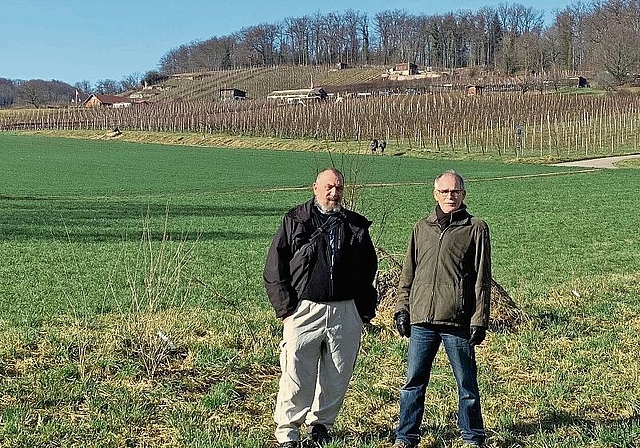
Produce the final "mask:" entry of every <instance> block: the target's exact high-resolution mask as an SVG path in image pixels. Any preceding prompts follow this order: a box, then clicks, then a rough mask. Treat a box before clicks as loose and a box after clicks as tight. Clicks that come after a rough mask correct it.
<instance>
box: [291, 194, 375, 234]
mask: <svg viewBox="0 0 640 448" xmlns="http://www.w3.org/2000/svg"><path fill="white" fill-rule="evenodd" d="M314 201H315V198H311V199H309V200H308V201H307V202H305V203H304V204H300V205H298V206H297V207H294V208H292V209H291V210H289V211H288V212H287V216H288V217H289V218H291V219H293V220H294V221H297V222H300V223H306V222H309V221H311V219H312V215H313V213H314V211H313V208H314V207H315V204H314ZM340 214H341V215H342V218H343V219H344V220H345V221H346V222H348V223H349V224H350V225H352V226H355V227H361V228H368V227H369V226H370V225H371V221H369V220H368V219H367V218H365V217H364V216H362V215H360V214H358V213H356V212H353V211H351V210H347V209H346V208H344V207H342V210H341V211H340Z"/></svg>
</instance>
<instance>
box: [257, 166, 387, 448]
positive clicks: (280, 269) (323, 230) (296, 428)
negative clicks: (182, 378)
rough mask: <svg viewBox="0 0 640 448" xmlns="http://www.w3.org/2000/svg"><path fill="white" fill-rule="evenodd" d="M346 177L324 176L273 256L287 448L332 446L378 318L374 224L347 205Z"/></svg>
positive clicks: (287, 222) (284, 228) (280, 415)
mask: <svg viewBox="0 0 640 448" xmlns="http://www.w3.org/2000/svg"><path fill="white" fill-rule="evenodd" d="M343 189H344V176H343V175H342V173H341V172H340V171H338V170H336V169H334V168H327V169H324V170H322V171H321V172H320V173H319V174H318V177H317V178H316V181H315V182H314V184H313V193H314V197H313V198H312V199H311V200H309V201H307V202H306V203H304V204H301V205H298V206H297V207H294V208H293V209H291V210H289V211H288V212H287V213H286V214H285V216H284V219H283V221H282V225H281V226H280V228H279V229H278V231H277V233H276V235H275V238H274V239H273V242H272V244H271V247H270V249H269V252H268V255H267V261H266V265H265V268H264V282H265V288H266V291H267V295H268V296H269V300H270V301H271V304H272V305H273V308H274V310H275V312H276V316H277V317H279V318H280V319H282V323H283V336H282V342H281V344H280V348H281V354H280V367H281V369H282V376H281V377H280V385H279V391H278V398H277V403H276V409H275V413H274V420H275V422H276V430H275V436H276V439H277V441H278V443H279V444H280V445H279V446H280V447H282V448H300V447H301V434H300V428H301V426H302V425H303V424H306V425H307V427H308V428H310V432H311V441H312V444H313V446H314V447H322V446H324V445H326V444H327V443H329V442H330V441H331V437H330V430H331V427H332V426H333V423H334V421H335V419H336V416H337V414H338V411H339V410H340V408H341V407H342V403H343V401H344V397H345V394H346V391H347V387H348V385H349V381H350V379H351V376H352V374H353V369H354V366H355V361H356V357H357V354H358V351H359V348H360V336H361V332H362V326H363V323H366V322H369V321H370V320H371V319H372V318H373V317H374V316H375V312H376V303H377V293H376V290H375V288H374V287H373V280H374V277H375V273H376V270H377V265H378V261H377V257H376V252H375V249H374V246H373V243H372V242H371V237H370V235H369V230H368V229H369V226H370V225H371V222H370V221H369V220H367V219H366V218H365V217H364V216H362V215H360V214H358V213H355V212H353V211H350V210H346V209H344V208H343V206H342V198H343Z"/></svg>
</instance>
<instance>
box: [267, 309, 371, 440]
mask: <svg viewBox="0 0 640 448" xmlns="http://www.w3.org/2000/svg"><path fill="white" fill-rule="evenodd" d="M283 324H284V329H283V337H282V342H281V343H280V349H281V352H280V367H281V369H282V376H281V377H280V389H279V391H278V399H277V403H276V409H275V413H274V420H275V422H276V431H275V435H276V439H277V440H278V442H279V443H282V442H287V441H297V440H300V427H301V426H302V424H306V425H317V424H322V425H325V426H326V427H327V429H330V428H331V427H332V426H333V423H334V421H335V419H336V416H337V415H338V411H339V410H340V408H341V406H342V402H343V401H344V397H345V394H346V392H347V387H348V385H349V380H350V379H351V375H352V374H353V369H354V366H355V362H356V357H357V355H358V350H359V349H360V336H361V333H362V320H361V319H360V316H359V314H358V311H357V309H356V306H355V303H354V302H353V300H346V301H341V302H326V303H315V302H310V301H308V300H303V301H301V302H300V303H299V304H298V307H297V308H296V310H295V312H294V313H293V314H292V315H291V316H289V317H287V318H286V319H285V320H284V322H283Z"/></svg>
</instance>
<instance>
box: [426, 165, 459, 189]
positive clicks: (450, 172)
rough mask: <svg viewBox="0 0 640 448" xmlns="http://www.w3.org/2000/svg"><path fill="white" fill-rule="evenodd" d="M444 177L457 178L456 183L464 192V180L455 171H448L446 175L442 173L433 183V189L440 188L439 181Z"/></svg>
mask: <svg viewBox="0 0 640 448" xmlns="http://www.w3.org/2000/svg"><path fill="white" fill-rule="evenodd" d="M444 176H453V177H455V178H456V183H457V184H458V186H459V187H460V189H461V190H464V189H465V188H464V179H463V178H462V176H461V175H459V174H458V173H456V172H455V171H454V170H447V171H445V172H444V173H442V174H441V175H439V176H438V177H436V179H435V180H434V181H433V188H435V189H437V188H438V181H439V180H440V179H442V178H443V177H444Z"/></svg>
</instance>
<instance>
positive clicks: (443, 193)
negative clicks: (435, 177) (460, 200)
mask: <svg viewBox="0 0 640 448" xmlns="http://www.w3.org/2000/svg"><path fill="white" fill-rule="evenodd" d="M436 191H437V192H438V194H439V195H440V196H442V197H443V198H446V197H447V195H448V194H451V196H453V197H457V196H460V195H461V194H462V192H463V191H464V190H438V189H437V188H436Z"/></svg>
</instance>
